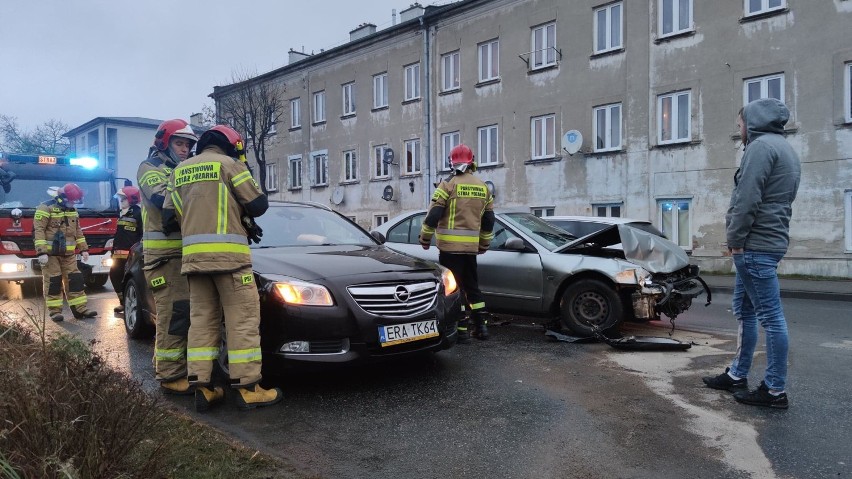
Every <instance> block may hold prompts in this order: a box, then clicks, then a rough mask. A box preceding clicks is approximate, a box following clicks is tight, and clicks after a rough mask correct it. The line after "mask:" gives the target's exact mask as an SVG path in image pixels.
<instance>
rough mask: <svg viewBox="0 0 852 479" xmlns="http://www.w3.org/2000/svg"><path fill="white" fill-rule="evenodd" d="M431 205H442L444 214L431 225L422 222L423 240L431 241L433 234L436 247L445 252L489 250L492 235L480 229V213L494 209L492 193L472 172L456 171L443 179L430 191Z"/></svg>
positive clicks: (421, 233) (489, 231)
mask: <svg viewBox="0 0 852 479" xmlns="http://www.w3.org/2000/svg"><path fill="white" fill-rule="evenodd" d="M434 207H440V208H444V215H443V216H442V217H441V219H440V220H439V221H438V224H437V225H436V226H435V227H434V228H433V227H431V226H429V225H428V224H426V222H424V223H423V225H422V226H421V229H420V237H421V239H422V240H423V241H429V240H431V238H432V235H433V234H434V235H435V237H436V239H437V244H438V249H439V250H441V251H444V252H447V253H471V254H476V253H477V252H478V251H479V250H480V249H488V245H490V244H491V239H492V238H493V237H494V234H493V233H492V232H491V230H490V229H489V230H488V231H485V230H483V229H482V215H483V214H484V213H485V212H486V211H492V210H493V207H494V196H493V195H492V194H491V193H490V192H489V191H488V187H486V186H485V183H484V182H483V181H482V180H480V179H479V178H477V177H476V176H474V175H473V173H471V172H466V173H461V174H456V175H454V176H453V177H452V178H450V179H449V180H448V181H442V182H441V184H439V185H438V188H437V189H436V190H435V192H434V193H433V194H432V205H431V207H430V208H434Z"/></svg>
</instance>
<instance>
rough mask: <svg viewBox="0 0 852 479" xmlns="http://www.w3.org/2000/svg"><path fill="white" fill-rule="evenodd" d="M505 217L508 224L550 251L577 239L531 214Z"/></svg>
mask: <svg viewBox="0 0 852 479" xmlns="http://www.w3.org/2000/svg"><path fill="white" fill-rule="evenodd" d="M503 217H504V218H505V219H506V220H507V223H510V224H511V225H512V226H514V227H516V228H518V229H519V230H520V231H521V232H523V233H524V234H526V235H527V236H529V237H530V238H531V239H532V240H533V241H535V242H536V243H538V244H540V245H542V246H544V247H545V248H547V249H548V250H550V251H553V250H555V249H557V248H559V247H561V246H563V245H565V244H568V242H570V241H573V240H575V239H577V237H576V236H574V235H572V234H571V233H568V232H567V231H565V230H563V229H562V228H559V227H557V226H554V225H552V224H550V223H548V222H546V221H544V220H542V219H541V218H539V217H538V216H535V215H532V214H530V213H506V214H505V215H503Z"/></svg>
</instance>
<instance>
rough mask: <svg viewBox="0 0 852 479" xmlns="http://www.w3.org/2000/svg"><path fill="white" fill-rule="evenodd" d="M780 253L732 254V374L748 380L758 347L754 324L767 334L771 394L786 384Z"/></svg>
mask: <svg viewBox="0 0 852 479" xmlns="http://www.w3.org/2000/svg"><path fill="white" fill-rule="evenodd" d="M783 257H784V254H783V253H762V252H759V251H749V250H746V251H745V252H743V253H742V254H735V255H734V266H735V267H736V270H737V278H736V283H735V285H734V300H733V311H734V316H736V317H737V320H738V321H739V338H738V344H737V355H736V357H734V362H733V363H731V373H732V374H734V375H735V376H738V377H741V378H746V377H748V372H749V369H751V361H752V357H753V356H754V349H755V347H756V346H757V323H758V321H760V325H761V326H763V329H764V331H765V332H766V363H767V364H766V375H765V377H764V380H763V381H764V382H765V383H766V386H767V387H768V388H769V389H771V390H773V391H783V390H784V387H785V383H786V381H787V350H788V347H789V346H788V344H789V341H788V338H787V320H786V319H785V318H784V311H783V309H782V308H781V290H780V288H779V286H778V274H777V269H778V263H779V262H780V261H781V258H783Z"/></svg>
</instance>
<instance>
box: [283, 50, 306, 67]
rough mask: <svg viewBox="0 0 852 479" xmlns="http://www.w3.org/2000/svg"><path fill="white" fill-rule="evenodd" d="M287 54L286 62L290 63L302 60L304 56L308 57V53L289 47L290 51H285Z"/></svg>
mask: <svg viewBox="0 0 852 479" xmlns="http://www.w3.org/2000/svg"><path fill="white" fill-rule="evenodd" d="M287 56H288V57H287V64H288V65H292V64H293V63H296V62H297V61H299V60H304V59H305V58H308V57H309V56H310V55H308V54H307V53H304V52H297V51H296V50H293V49H292V48H291V49H290V51H289V52H287Z"/></svg>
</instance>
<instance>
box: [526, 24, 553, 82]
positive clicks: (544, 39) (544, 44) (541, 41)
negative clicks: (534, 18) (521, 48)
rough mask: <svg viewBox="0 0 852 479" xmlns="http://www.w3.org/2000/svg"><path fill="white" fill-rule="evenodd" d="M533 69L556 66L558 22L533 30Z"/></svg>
mask: <svg viewBox="0 0 852 479" xmlns="http://www.w3.org/2000/svg"><path fill="white" fill-rule="evenodd" d="M532 60H533V61H532V66H531V67H530V68H531V69H533V70H535V69H537V68H544V67H549V66H551V65H556V22H553V23H548V24H546V25H542V26H540V27H536V28H533V31H532Z"/></svg>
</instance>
